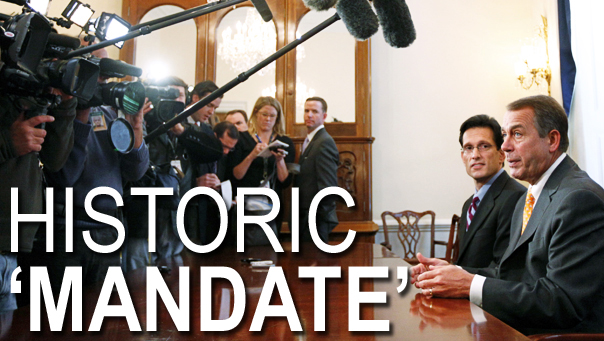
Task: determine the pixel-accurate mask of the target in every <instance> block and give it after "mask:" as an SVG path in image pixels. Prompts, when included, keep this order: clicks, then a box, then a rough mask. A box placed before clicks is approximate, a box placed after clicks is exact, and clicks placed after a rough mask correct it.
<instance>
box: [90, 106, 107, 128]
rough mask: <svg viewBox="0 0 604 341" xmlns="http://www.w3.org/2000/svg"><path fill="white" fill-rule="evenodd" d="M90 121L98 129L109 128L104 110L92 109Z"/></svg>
mask: <svg viewBox="0 0 604 341" xmlns="http://www.w3.org/2000/svg"><path fill="white" fill-rule="evenodd" d="M90 122H92V129H93V130H94V131H95V132H97V131H104V130H107V122H106V121H105V115H104V114H103V112H102V111H92V110H91V111H90Z"/></svg>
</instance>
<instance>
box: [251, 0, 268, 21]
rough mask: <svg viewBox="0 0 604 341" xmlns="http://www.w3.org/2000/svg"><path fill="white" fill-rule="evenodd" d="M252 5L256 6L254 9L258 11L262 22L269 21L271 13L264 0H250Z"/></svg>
mask: <svg viewBox="0 0 604 341" xmlns="http://www.w3.org/2000/svg"><path fill="white" fill-rule="evenodd" d="M251 1H252V4H254V7H256V11H258V13H260V16H261V17H262V20H264V22H269V21H271V20H273V13H271V9H270V8H269V7H268V4H267V3H266V0H251Z"/></svg>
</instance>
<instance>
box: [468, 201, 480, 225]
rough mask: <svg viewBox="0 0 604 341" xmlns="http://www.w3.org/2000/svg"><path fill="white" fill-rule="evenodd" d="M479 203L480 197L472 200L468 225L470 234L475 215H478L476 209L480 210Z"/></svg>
mask: <svg viewBox="0 0 604 341" xmlns="http://www.w3.org/2000/svg"><path fill="white" fill-rule="evenodd" d="M479 202H480V199H478V197H474V199H472V203H471V204H470V208H468V224H467V225H466V232H468V229H469V228H470V223H472V218H474V215H475V214H476V209H477V208H478V203H479Z"/></svg>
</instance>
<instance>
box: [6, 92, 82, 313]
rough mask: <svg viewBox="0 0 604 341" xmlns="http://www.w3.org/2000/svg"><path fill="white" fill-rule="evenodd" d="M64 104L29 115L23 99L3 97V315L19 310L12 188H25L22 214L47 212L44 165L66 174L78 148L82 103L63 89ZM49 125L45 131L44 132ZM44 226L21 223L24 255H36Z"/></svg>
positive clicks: (20, 234)
mask: <svg viewBox="0 0 604 341" xmlns="http://www.w3.org/2000/svg"><path fill="white" fill-rule="evenodd" d="M51 91H52V93H53V94H55V95H59V96H61V98H62V101H61V103H60V104H59V105H58V106H57V107H56V108H54V109H50V110H49V111H48V115H41V116H34V117H31V118H28V117H27V116H26V108H25V107H24V106H23V104H24V103H23V101H24V100H25V99H23V98H15V97H12V96H9V95H6V94H5V95H0V179H2V181H0V264H1V266H0V273H2V276H1V277H0V284H1V285H0V288H2V289H1V290H0V312H3V311H9V310H14V309H16V308H17V305H16V300H15V295H14V294H11V292H10V280H11V275H12V273H13V270H14V269H16V268H17V254H16V253H10V250H11V245H10V243H11V233H10V229H11V187H17V188H18V189H19V201H18V203H17V204H18V205H19V213H20V214H40V213H42V212H43V209H42V207H43V201H44V197H43V187H44V186H43V181H42V179H43V176H42V170H41V168H40V162H42V163H43V164H44V168H45V169H48V170H54V171H56V170H58V169H60V168H61V167H62V166H63V164H64V163H65V161H66V160H67V157H68V156H69V152H70V150H71V148H72V146H73V118H74V117H75V107H76V104H77V100H76V99H75V98H72V97H71V96H67V95H65V94H64V93H63V92H62V91H60V90H57V89H52V90H51ZM42 123H44V124H45V129H41V128H38V127H39V125H40V124H42ZM39 226H40V223H34V222H32V223H30V222H27V223H20V224H19V252H31V250H32V245H33V242H34V235H35V234H36V231H37V230H38V227H39Z"/></svg>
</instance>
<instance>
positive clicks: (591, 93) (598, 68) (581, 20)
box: [569, 0, 604, 185]
mask: <svg viewBox="0 0 604 341" xmlns="http://www.w3.org/2000/svg"><path fill="white" fill-rule="evenodd" d="M570 13H571V42H572V51H573V57H574V59H575V63H576V66H577V76H576V82H575V91H574V97H573V101H572V105H571V112H570V117H569V119H570V155H571V156H572V157H573V158H574V159H575V161H577V163H578V164H579V166H580V167H581V168H582V169H584V170H585V171H587V173H588V174H589V175H590V176H591V178H592V179H594V180H595V181H596V182H598V183H599V184H600V185H604V108H603V104H604V20H602V14H603V13H604V1H602V0H570Z"/></svg>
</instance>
